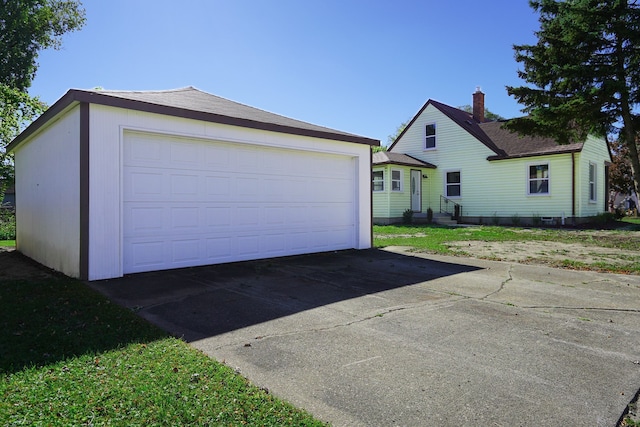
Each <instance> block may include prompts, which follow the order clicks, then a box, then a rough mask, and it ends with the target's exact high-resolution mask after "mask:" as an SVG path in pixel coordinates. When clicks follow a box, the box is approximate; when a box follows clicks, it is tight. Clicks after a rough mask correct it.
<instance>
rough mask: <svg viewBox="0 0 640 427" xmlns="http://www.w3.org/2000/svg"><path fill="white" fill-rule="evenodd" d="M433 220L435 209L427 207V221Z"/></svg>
mask: <svg viewBox="0 0 640 427" xmlns="http://www.w3.org/2000/svg"><path fill="white" fill-rule="evenodd" d="M431 221H433V209H431V208H429V209H427V222H431Z"/></svg>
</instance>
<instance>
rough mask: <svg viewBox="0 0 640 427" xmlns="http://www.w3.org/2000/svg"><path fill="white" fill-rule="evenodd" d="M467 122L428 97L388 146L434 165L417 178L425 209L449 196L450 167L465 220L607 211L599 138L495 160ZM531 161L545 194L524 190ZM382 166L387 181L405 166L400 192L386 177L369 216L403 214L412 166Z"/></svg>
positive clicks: (605, 153) (604, 155)
mask: <svg viewBox="0 0 640 427" xmlns="http://www.w3.org/2000/svg"><path fill="white" fill-rule="evenodd" d="M428 125H435V129H436V137H435V139H436V141H435V148H431V146H432V140H430V141H429V142H430V144H429V148H426V145H425V137H426V128H427V126H428ZM465 126H466V123H464V122H462V121H458V122H456V121H454V120H453V119H452V118H451V117H450V116H448V115H446V114H445V113H443V112H442V111H441V110H440V109H439V108H438V107H436V106H434V105H433V104H427V105H426V106H425V108H424V109H423V110H421V113H420V114H419V115H418V116H417V117H415V118H414V119H413V121H412V123H411V126H410V127H409V128H408V129H406V130H405V132H404V133H403V134H402V136H401V137H400V139H399V140H398V141H396V142H395V143H394V145H393V146H392V148H391V151H392V152H393V153H403V154H407V155H409V156H412V157H414V158H417V159H420V160H422V161H424V162H427V163H430V164H433V165H435V166H436V167H437V168H436V169H426V170H424V171H423V172H424V173H423V174H424V175H426V176H427V178H423V179H422V212H426V211H427V209H428V208H431V209H433V211H434V213H437V212H439V211H440V208H441V200H442V196H446V188H445V187H446V177H447V172H451V171H459V172H460V196H459V197H452V198H451V199H452V200H453V201H454V202H456V203H458V204H459V205H461V208H462V211H461V214H462V217H463V220H464V219H468V220H471V221H477V220H479V219H481V218H482V219H483V220H484V221H485V222H488V221H489V218H492V217H500V218H503V219H506V221H510V220H511V218H513V217H514V216H518V217H520V218H523V220H524V221H525V222H528V219H531V218H534V217H540V218H544V217H552V218H557V219H559V218H566V219H570V218H571V217H574V216H575V217H577V218H581V217H589V216H594V215H597V214H599V213H602V212H603V211H604V210H605V203H606V196H607V195H606V194H605V191H606V179H607V177H606V174H605V165H606V164H607V163H608V162H610V161H611V157H610V153H609V150H608V148H607V145H606V142H604V140H602V139H599V138H595V137H589V138H588V139H587V140H586V141H585V143H584V144H583V147H582V149H581V150H580V149H579V146H578V148H577V149H578V150H579V151H576V152H574V153H571V152H564V153H559V154H548V155H532V156H530V157H519V158H503V159H501V160H496V154H498V152H494V151H493V150H492V149H491V148H489V146H488V145H485V144H484V143H483V142H482V141H481V140H479V139H478V138H476V137H475V136H473V135H472V134H471V133H470V132H469V131H468V130H467V129H465ZM430 130H432V128H431V127H430ZM485 142H486V141H485ZM489 145H490V144H489ZM496 150H498V149H497V148H496ZM502 155H504V153H502ZM488 158H492V160H488ZM590 163H591V164H593V165H595V168H596V183H595V186H596V200H590V197H589V188H590V184H589V164H590ZM534 165H546V167H548V172H549V179H548V186H549V187H548V188H549V191H548V192H547V193H543V194H529V184H530V180H529V168H530V166H534ZM384 168H385V179H387V180H388V179H389V174H390V171H391V169H392V168H398V169H402V170H403V179H404V181H403V182H404V191H403V192H401V193H395V192H390V191H389V185H390V184H386V186H385V194H375V193H374V218H376V217H377V218H395V219H401V218H402V213H403V212H404V211H405V210H406V209H409V208H410V206H411V194H410V187H409V179H410V170H411V168H410V167H401V166H390V165H384ZM375 169H376V167H374V170H375ZM449 207H450V205H449ZM451 211H452V210H451V209H449V212H451ZM502 222H505V220H503V221H502Z"/></svg>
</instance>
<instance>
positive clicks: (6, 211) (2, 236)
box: [0, 207, 16, 240]
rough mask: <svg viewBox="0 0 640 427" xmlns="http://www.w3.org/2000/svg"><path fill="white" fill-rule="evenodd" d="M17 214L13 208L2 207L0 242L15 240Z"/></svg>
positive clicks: (0, 208) (0, 209)
mask: <svg viewBox="0 0 640 427" xmlns="http://www.w3.org/2000/svg"><path fill="white" fill-rule="evenodd" d="M15 238H16V212H15V210H13V209H11V208H5V207H0V240H15Z"/></svg>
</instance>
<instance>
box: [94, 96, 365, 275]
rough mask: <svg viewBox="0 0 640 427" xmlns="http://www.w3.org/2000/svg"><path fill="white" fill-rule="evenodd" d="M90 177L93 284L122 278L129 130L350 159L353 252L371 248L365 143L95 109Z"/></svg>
mask: <svg viewBox="0 0 640 427" xmlns="http://www.w3.org/2000/svg"><path fill="white" fill-rule="evenodd" d="M89 129H90V138H89V140H90V149H89V153H90V162H89V177H90V182H91V190H90V195H89V217H90V221H89V235H90V240H89V280H98V279H106V278H112V277H120V276H122V275H123V271H124V266H123V227H124V224H123V216H124V215H123V206H122V200H123V191H124V189H123V162H122V159H123V155H124V153H123V149H124V145H123V144H124V136H125V134H126V133H128V132H130V131H134V132H143V133H144V132H149V133H157V134H165V135H168V136H170V135H174V136H180V137H187V138H202V139H209V140H211V141H224V142H227V143H237V144H253V145H264V146H269V147H276V148H287V149H295V150H305V151H315V152H318V153H330V154H338V155H346V156H350V157H352V158H353V161H354V162H355V165H354V170H355V172H354V173H355V174H356V178H355V179H356V180H357V181H358V183H359V185H358V186H357V190H356V191H354V194H353V198H354V202H355V203H356V205H357V206H356V216H357V218H355V219H354V221H356V224H357V225H356V239H355V243H354V247H355V248H356V249H364V248H369V247H371V191H370V154H369V152H370V148H369V146H367V145H363V144H354V143H346V142H340V141H332V140H324V139H318V138H311V137H304V136H297V135H289V134H281V133H277V132H268V131H262V130H255V129H247V128H240V127H237V126H229V125H221V124H216V123H209V122H203V121H198V120H191V119H184V118H178V117H171V116H164V115H159V114H153V113H146V112H139V111H132V110H125V109H120V108H115V107H108V106H102V105H95V104H92V105H91V116H90V126H89Z"/></svg>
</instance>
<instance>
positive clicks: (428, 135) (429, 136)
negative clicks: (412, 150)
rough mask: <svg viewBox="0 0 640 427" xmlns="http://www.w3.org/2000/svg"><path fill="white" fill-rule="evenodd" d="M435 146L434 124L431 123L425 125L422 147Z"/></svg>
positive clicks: (429, 148)
mask: <svg viewBox="0 0 640 427" xmlns="http://www.w3.org/2000/svg"><path fill="white" fill-rule="evenodd" d="M435 148H436V124H435V123H431V124H428V125H427V126H425V138H424V149H425V150H433V149H435Z"/></svg>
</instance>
